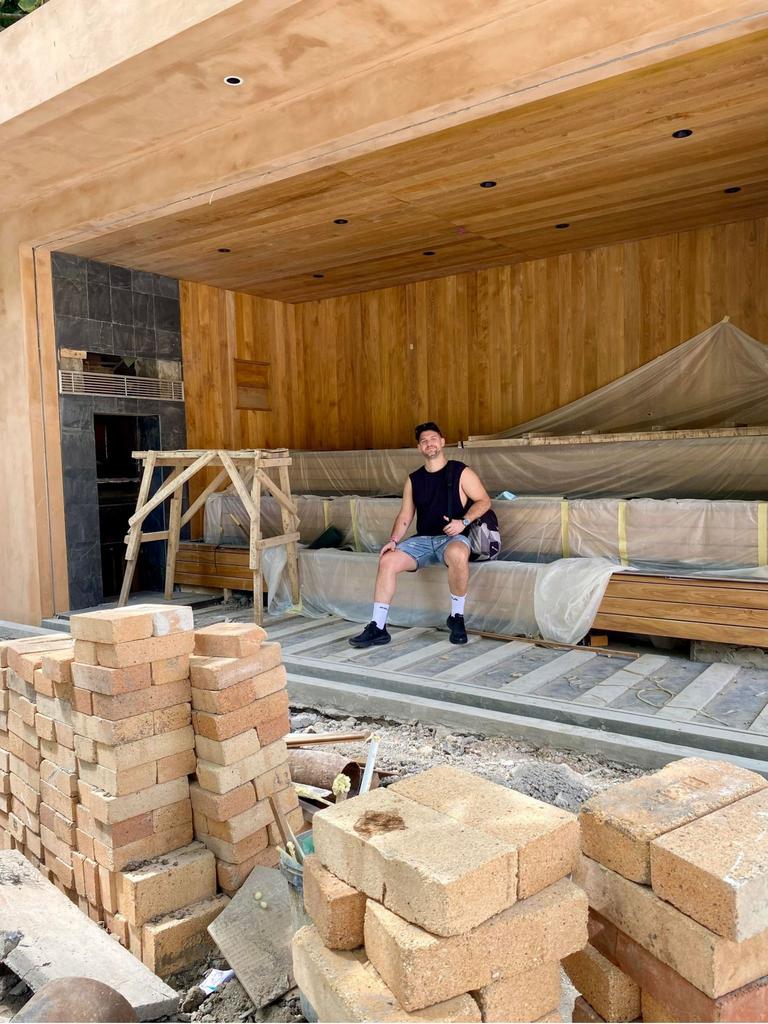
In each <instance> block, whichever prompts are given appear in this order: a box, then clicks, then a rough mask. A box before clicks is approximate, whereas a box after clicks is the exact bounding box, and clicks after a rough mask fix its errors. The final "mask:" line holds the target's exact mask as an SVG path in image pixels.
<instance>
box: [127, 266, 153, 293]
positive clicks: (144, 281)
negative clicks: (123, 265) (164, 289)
mask: <svg viewBox="0 0 768 1024" xmlns="http://www.w3.org/2000/svg"><path fill="white" fill-rule="evenodd" d="M131 288H132V289H133V290H134V291H135V292H143V293H144V294H145V295H154V293H155V275H154V274H149V273H147V271H145V270H132V271H131Z"/></svg>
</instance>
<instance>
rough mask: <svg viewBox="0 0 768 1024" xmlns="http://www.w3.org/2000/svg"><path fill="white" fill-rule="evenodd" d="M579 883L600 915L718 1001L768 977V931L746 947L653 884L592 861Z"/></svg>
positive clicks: (579, 871)
mask: <svg viewBox="0 0 768 1024" xmlns="http://www.w3.org/2000/svg"><path fill="white" fill-rule="evenodd" d="M573 879H574V881H575V882H576V883H577V884H578V885H580V886H581V887H582V889H584V891H585V892H586V893H587V895H588V897H589V905H590V907H593V908H594V910H595V911H597V913H598V914H600V915H602V916H603V917H605V918H607V919H608V920H609V921H610V922H611V923H612V924H614V925H615V926H616V927H617V928H618V929H620V930H621V931H623V932H624V933H625V934H626V935H628V936H629V937H630V938H632V939H634V940H635V941H636V942H637V943H639V944H640V945H641V946H643V947H644V948H645V949H647V950H648V951H649V952H650V953H651V954H653V956H655V957H656V958H657V959H659V960H661V961H662V962H663V963H665V964H667V965H668V966H669V967H671V968H672V969H673V970H674V971H676V972H677V973H678V974H681V975H682V976H683V977H684V978H686V979H687V980H688V981H690V982H691V984H692V985H694V986H695V987H696V988H698V989H699V990H700V991H701V992H704V993H705V994H706V995H708V996H711V997H712V998H713V999H716V998H717V997H718V996H721V995H724V994H725V993H726V992H731V991H733V990H734V989H737V988H740V987H741V986H742V985H747V984H749V983H750V982H752V981H755V980H756V979H757V978H761V977H763V975H765V974H766V968H767V967H768V932H762V933H761V934H760V935H757V936H755V937H754V938H752V939H747V940H746V941H745V942H741V943H736V942H732V941H731V940H729V939H724V938H722V937H721V936H719V935H715V933H714V932H712V931H710V930H709V929H708V928H705V927H704V926H703V925H701V924H699V923H698V921H694V920H693V919H692V918H690V917H688V916H687V915H685V914H683V913H681V912H680V911H679V910H677V909H676V908H675V907H673V906H672V905H671V904H670V903H665V902H664V900H662V899H660V898H659V897H658V896H657V895H656V894H655V893H654V892H653V891H652V890H651V889H649V888H648V887H647V886H644V885H638V884H637V883H636V882H631V881H629V880H628V879H627V878H624V876H623V875H620V874H618V872H615V871H611V870H610V868H606V867H605V866H604V865H602V864H598V863H597V861H593V860H590V859H589V858H588V857H582V858H581V860H580V862H579V864H578V866H577V868H576V871H575V872H574V875H573Z"/></svg>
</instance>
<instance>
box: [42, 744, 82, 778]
mask: <svg viewBox="0 0 768 1024" xmlns="http://www.w3.org/2000/svg"><path fill="white" fill-rule="evenodd" d="M40 754H41V756H42V757H43V758H45V759H46V760H48V761H52V762H53V763H54V764H57V765H58V766H59V768H64V769H65V770H66V771H70V772H74V771H76V770H77V759H76V757H75V752H74V750H70V749H69V747H65V746H63V745H62V744H61V743H58V742H56V741H55V740H54V741H53V742H49V741H48V740H40Z"/></svg>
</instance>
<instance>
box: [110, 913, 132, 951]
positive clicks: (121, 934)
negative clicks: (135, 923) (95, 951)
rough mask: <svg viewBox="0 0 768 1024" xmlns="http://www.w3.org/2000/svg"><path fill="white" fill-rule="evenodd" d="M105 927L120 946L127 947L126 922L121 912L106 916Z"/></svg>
mask: <svg viewBox="0 0 768 1024" xmlns="http://www.w3.org/2000/svg"><path fill="white" fill-rule="evenodd" d="M107 929H108V931H109V934H110V935H114V936H115V938H116V939H117V941H118V942H119V943H120V945H121V946H125V947H126V948H127V947H128V922H127V921H126V919H125V918H124V917H123V915H122V914H119V913H118V914H110V915H109V916H108V917H107Z"/></svg>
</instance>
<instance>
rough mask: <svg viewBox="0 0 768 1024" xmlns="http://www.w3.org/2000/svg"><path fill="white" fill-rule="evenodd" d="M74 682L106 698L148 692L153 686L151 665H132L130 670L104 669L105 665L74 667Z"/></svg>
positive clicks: (77, 665) (75, 665) (74, 665)
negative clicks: (141, 691)
mask: <svg viewBox="0 0 768 1024" xmlns="http://www.w3.org/2000/svg"><path fill="white" fill-rule="evenodd" d="M72 680H73V682H74V684H75V686H77V687H80V688H81V689H83V690H88V691H90V692H91V693H99V694H101V695H102V696H106V697H118V696H120V695H121V694H125V693H137V692H138V691H140V690H146V689H147V688H148V687H149V686H151V684H152V674H151V671H150V666H149V665H132V666H130V667H129V668H104V666H103V665H79V664H77V663H75V664H73V665H72Z"/></svg>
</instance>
